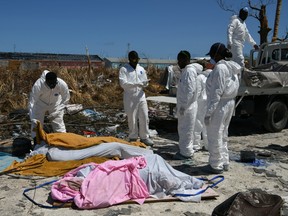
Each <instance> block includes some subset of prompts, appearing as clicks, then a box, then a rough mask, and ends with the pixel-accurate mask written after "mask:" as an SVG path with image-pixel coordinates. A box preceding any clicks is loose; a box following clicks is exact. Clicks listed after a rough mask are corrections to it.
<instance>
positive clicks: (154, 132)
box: [149, 129, 158, 137]
mask: <svg viewBox="0 0 288 216" xmlns="http://www.w3.org/2000/svg"><path fill="white" fill-rule="evenodd" d="M157 135H158V132H157V131H156V130H151V129H149V136H150V137H155V136H157Z"/></svg>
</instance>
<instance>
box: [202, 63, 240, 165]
mask: <svg viewBox="0 0 288 216" xmlns="http://www.w3.org/2000/svg"><path fill="white" fill-rule="evenodd" d="M240 71H241V66H240V65H239V64H237V63H236V62H234V61H226V60H220V61H219V62H217V64H216V65H215V67H214V69H213V71H212V72H210V74H209V76H208V78H207V81H206V93H207V113H206V116H205V121H206V119H208V122H209V123H208V124H206V128H207V136H208V151H209V164H210V166H211V167H212V168H213V169H217V170H223V165H225V166H226V165H229V154H228V146H227V144H228V127H229V124H230V121H231V118H232V115H233V111H234V106H235V99H234V98H235V97H236V96H237V92H238V88H239V79H238V76H239V74H240ZM206 123H207V121H206Z"/></svg>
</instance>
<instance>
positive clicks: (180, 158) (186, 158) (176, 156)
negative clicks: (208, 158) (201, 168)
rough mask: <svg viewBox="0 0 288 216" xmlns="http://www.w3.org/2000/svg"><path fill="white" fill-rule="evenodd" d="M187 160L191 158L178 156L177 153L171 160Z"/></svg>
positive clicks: (178, 153)
mask: <svg viewBox="0 0 288 216" xmlns="http://www.w3.org/2000/svg"><path fill="white" fill-rule="evenodd" d="M188 159H192V156H190V157H187V156H184V155H182V154H180V152H177V153H176V154H175V155H174V156H173V160H188Z"/></svg>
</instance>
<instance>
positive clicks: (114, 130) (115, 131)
mask: <svg viewBox="0 0 288 216" xmlns="http://www.w3.org/2000/svg"><path fill="white" fill-rule="evenodd" d="M119 126H120V125H119V124H116V125H114V126H109V127H106V128H105V129H106V131H108V132H110V133H117V128H118V127H119Z"/></svg>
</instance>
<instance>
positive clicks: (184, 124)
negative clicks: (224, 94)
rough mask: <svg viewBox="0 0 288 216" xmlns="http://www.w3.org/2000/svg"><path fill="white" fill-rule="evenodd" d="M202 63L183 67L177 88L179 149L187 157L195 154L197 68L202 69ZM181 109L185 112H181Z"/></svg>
mask: <svg viewBox="0 0 288 216" xmlns="http://www.w3.org/2000/svg"><path fill="white" fill-rule="evenodd" d="M201 67H202V66H201V65H200V64H195V65H194V66H193V64H188V65H186V67H185V68H183V69H181V71H182V72H181V76H180V79H179V83H178V88H177V117H178V135H179V151H180V154H181V155H183V156H185V157H191V156H192V155H193V154H194V149H193V141H194V127H195V121H196V114H197V92H196V78H197V70H200V71H202V69H203V67H202V68H201ZM181 110H184V113H183V114H181Z"/></svg>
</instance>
